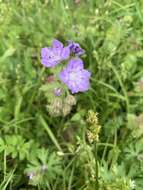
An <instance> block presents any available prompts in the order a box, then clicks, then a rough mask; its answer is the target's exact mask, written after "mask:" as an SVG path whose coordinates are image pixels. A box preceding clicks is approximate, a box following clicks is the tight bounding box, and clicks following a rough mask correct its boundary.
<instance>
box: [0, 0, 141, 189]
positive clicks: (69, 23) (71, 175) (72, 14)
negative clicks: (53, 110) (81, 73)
mask: <svg viewBox="0 0 143 190" xmlns="http://www.w3.org/2000/svg"><path fill="white" fill-rule="evenodd" d="M55 38H56V39H59V40H61V41H62V42H65V41H67V40H73V41H75V42H78V43H80V45H81V46H82V48H84V49H85V51H86V54H85V55H84V56H83V60H84V62H85V67H86V68H87V69H88V70H89V71H91V73H92V77H91V88H90V90H89V91H88V92H86V93H83V94H78V95H76V98H77V105H76V106H75V107H74V108H73V110H72V112H71V113H70V114H69V115H68V116H66V117H64V118H63V117H57V118H55V117H52V116H50V115H49V114H48V112H47V109H46V106H47V99H46V96H47V94H46V93H45V94H44V92H41V90H40V89H41V87H42V86H43V85H45V84H46V78H47V76H48V75H49V74H50V70H48V69H44V68H43V66H42V65H41V63H40V51H41V48H42V47H45V46H50V45H51V42H52V40H53V39H55ZM0 42H1V43H0V85H1V88H0V189H2V190H6V189H10V190H35V189H38V190H39V189H43V190H46V189H48V190H99V189H100V190H119V189H120V190H131V189H136V190H142V189H143V138H142V137H143V136H142V134H143V1H142V0H0ZM88 110H93V111H94V112H97V113H98V116H97V117H98V120H99V124H100V125H101V132H100V134H98V135H99V141H98V142H95V143H90V142H88V140H87V135H86V133H87V130H88V124H87V122H86V118H87V117H88V114H87V113H88ZM97 149H98V150H97ZM97 169H98V170H97Z"/></svg>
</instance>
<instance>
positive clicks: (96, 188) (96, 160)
mask: <svg viewBox="0 0 143 190" xmlns="http://www.w3.org/2000/svg"><path fill="white" fill-rule="evenodd" d="M95 171H96V183H95V190H98V189H99V183H98V158H97V142H95Z"/></svg>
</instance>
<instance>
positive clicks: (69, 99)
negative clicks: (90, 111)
mask: <svg viewBox="0 0 143 190" xmlns="http://www.w3.org/2000/svg"><path fill="white" fill-rule="evenodd" d="M65 104H68V105H70V106H73V105H75V104H76V99H75V97H74V96H72V95H68V96H67V97H66V98H65Z"/></svg>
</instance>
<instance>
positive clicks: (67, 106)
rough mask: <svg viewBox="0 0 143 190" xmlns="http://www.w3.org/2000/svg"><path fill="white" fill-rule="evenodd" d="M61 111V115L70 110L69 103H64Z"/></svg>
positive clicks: (66, 113)
mask: <svg viewBox="0 0 143 190" xmlns="http://www.w3.org/2000/svg"><path fill="white" fill-rule="evenodd" d="M62 111H63V116H66V115H68V114H69V113H70V111H71V106H70V105H69V104H64V106H63V109H62Z"/></svg>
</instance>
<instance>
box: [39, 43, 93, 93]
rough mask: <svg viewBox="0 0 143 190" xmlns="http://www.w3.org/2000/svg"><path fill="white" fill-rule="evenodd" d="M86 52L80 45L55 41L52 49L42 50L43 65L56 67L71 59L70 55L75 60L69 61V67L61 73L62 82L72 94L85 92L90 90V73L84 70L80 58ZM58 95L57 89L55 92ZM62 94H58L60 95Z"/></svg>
mask: <svg viewBox="0 0 143 190" xmlns="http://www.w3.org/2000/svg"><path fill="white" fill-rule="evenodd" d="M84 53H85V51H84V50H83V49H82V48H81V47H80V45H79V44H78V43H75V42H72V41H68V46H66V47H64V45H63V44H62V43H61V42H60V41H58V40H53V43H52V47H45V48H42V49H41V63H42V64H43V65H44V66H45V67H55V66H56V65H57V64H59V63H60V62H61V61H63V60H67V59H69V58H70V54H72V55H75V56H76V57H75V58H72V59H70V60H69V62H68V64H67V66H66V67H65V68H64V69H63V70H62V71H61V72H60V73H59V78H60V80H61V81H62V82H63V83H65V84H66V85H67V87H68V88H69V89H70V90H71V92H72V94H74V93H78V92H85V91H87V90H88V89H89V87H90V83H89V79H90V75H91V74H90V72H89V71H87V70H86V69H84V64H83V61H82V60H81V59H80V58H79V56H81V55H82V54H84ZM55 92H56V93H57V89H56V90H55ZM59 93H60V92H58V94H59Z"/></svg>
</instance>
